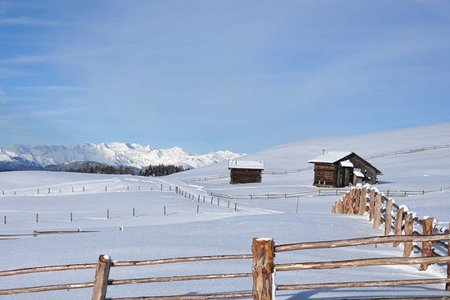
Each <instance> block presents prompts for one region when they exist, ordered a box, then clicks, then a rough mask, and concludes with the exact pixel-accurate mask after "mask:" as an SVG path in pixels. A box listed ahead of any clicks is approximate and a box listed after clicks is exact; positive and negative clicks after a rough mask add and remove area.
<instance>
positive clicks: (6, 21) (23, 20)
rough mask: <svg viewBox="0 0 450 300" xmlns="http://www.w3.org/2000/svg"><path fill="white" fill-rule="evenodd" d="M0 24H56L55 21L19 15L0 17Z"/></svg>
mask: <svg viewBox="0 0 450 300" xmlns="http://www.w3.org/2000/svg"><path fill="white" fill-rule="evenodd" d="M0 25H8V26H17V25H19V26H56V25H58V23H57V22H54V21H48V20H41V19H36V18H27V17H19V18H0Z"/></svg>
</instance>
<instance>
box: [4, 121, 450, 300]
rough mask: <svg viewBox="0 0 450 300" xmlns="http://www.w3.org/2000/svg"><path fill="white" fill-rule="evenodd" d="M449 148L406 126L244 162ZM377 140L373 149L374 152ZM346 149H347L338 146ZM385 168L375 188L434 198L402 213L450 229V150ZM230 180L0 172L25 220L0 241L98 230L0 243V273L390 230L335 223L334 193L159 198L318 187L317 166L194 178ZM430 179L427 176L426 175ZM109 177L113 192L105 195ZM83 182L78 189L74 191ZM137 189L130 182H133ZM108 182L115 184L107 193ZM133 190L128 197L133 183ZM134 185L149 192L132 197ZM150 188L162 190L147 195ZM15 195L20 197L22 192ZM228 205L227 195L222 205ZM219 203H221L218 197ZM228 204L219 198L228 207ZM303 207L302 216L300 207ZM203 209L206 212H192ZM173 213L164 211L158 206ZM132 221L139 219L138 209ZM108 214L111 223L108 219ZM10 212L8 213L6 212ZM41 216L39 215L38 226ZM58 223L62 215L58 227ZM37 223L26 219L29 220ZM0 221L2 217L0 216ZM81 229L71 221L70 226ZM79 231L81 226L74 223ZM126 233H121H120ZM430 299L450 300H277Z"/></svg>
mask: <svg viewBox="0 0 450 300" xmlns="http://www.w3.org/2000/svg"><path fill="white" fill-rule="evenodd" d="M449 141H450V124H444V125H440V126H434V127H429V128H425V129H410V130H405V131H397V132H391V133H380V134H372V135H367V136H358V137H349V138H331V139H317V140H312V141H303V142H297V143H291V144H287V145H281V146H277V147H274V148H272V149H268V150H266V151H263V152H260V153H256V154H252V155H249V156H248V159H249V160H263V161H264V162H265V166H266V168H267V169H266V170H267V171H271V170H278V171H283V170H293V169H296V168H302V167H305V166H306V167H308V165H307V164H306V161H308V160H309V159H311V158H313V157H316V156H317V155H320V154H321V153H322V150H323V149H329V150H330V151H331V150H336V151H339V150H342V151H345V150H350V151H354V152H356V153H358V154H361V155H362V156H363V157H364V155H367V154H370V153H378V152H383V151H390V150H393V149H394V150H395V149H407V148H408V147H419V146H421V145H433V144H440V143H446V142H449ZM374 144H376V145H377V147H376V148H375V147H374V146H373V145H374ZM343 145H345V147H346V148H347V149H343ZM371 162H372V163H373V164H374V165H375V166H377V167H378V168H380V170H381V171H382V172H383V174H384V175H383V176H381V177H380V184H379V185H378V186H377V188H378V189H379V190H381V191H385V190H387V189H390V190H404V189H408V190H426V191H429V190H437V189H439V192H435V193H425V194H424V195H415V196H409V197H395V200H396V203H397V204H398V205H407V206H408V207H409V209H410V210H411V211H414V212H416V213H417V215H418V216H419V217H423V216H425V215H429V216H433V217H435V218H437V219H438V221H439V223H440V224H441V223H442V224H444V225H445V224H448V222H449V221H450V219H449V217H448V216H449V214H448V212H449V211H450V202H449V201H448V200H447V199H448V196H450V195H449V192H448V191H447V190H446V189H443V191H442V192H441V191H440V188H441V187H447V186H449V185H450V184H449V182H450V180H449V179H450V178H449V176H450V174H449V173H448V170H449V169H450V150H449V149H435V150H430V151H426V152H416V153H411V154H404V155H397V156H385V157H380V158H376V159H374V160H373V161H371ZM218 174H221V175H223V174H225V175H226V174H228V170H227V165H226V163H219V164H216V165H213V166H210V167H206V168H200V169H194V170H191V171H187V172H183V173H178V174H174V175H171V176H167V177H163V178H141V177H135V176H113V175H90V174H73V173H50V172H7V173H0V192H1V190H2V189H3V188H4V189H5V190H6V191H9V192H12V191H14V190H16V194H17V195H16V196H14V195H11V194H8V195H5V196H2V195H1V194H0V210H1V212H0V216H1V215H2V214H7V213H11V211H14V212H15V213H18V214H23V215H21V216H22V217H19V218H18V219H17V222H16V223H12V224H6V225H4V224H1V223H0V234H11V233H13V234H14V233H31V232H32V231H33V230H61V229H76V228H81V229H82V230H92V231H94V232H91V233H80V234H71V235H45V236H37V237H22V238H17V239H14V240H0V243H1V244H2V260H0V269H1V270H5V269H15V268H20V267H31V266H41V265H57V264H70V263H85V262H96V260H97V259H98V256H99V255H100V254H108V255H110V256H111V257H112V259H113V260H120V261H126V260H143V259H156V258H168V257H183V256H184V257H185V256H199V255H216V254H245V253H250V252H251V250H250V246H251V240H252V238H253V237H273V238H274V240H275V242H276V243H278V244H288V243H296V242H302V241H319V240H334V239H345V238H356V237H365V236H374V235H382V234H383V230H382V229H378V230H373V229H372V225H371V224H370V223H369V222H368V218H367V216H354V215H332V214H331V207H332V205H333V203H334V202H335V201H336V200H337V199H338V198H339V196H335V195H329V196H312V195H308V196H304V197H299V198H286V199H285V198H280V199H249V198H246V199H235V200H234V199H232V201H236V202H237V203H238V210H237V211H234V209H233V207H232V208H228V207H227V203H226V202H225V201H226V200H223V202H224V203H223V205H222V204H221V205H220V206H217V205H214V204H215V202H214V204H213V205H211V204H210V203H209V202H206V203H204V204H203V203H200V204H199V203H197V199H196V198H194V199H188V198H185V197H184V196H181V195H179V194H178V195H177V194H175V193H174V191H167V189H165V190H164V191H161V190H159V191H158V190H157V187H160V185H161V184H163V186H164V187H168V186H172V187H175V186H177V187H179V188H181V189H182V190H183V191H186V192H187V193H190V194H192V195H196V196H197V195H201V196H205V197H207V199H208V200H209V199H210V198H208V197H210V196H211V193H221V194H224V195H235V196H236V197H237V196H242V195H244V196H248V195H250V194H253V195H263V194H270V193H297V192H302V191H316V190H317V189H316V188H315V187H312V186H311V183H312V178H313V177H312V176H313V172H312V170H307V171H304V172H298V173H289V174H285V175H270V174H264V175H263V182H262V183H261V184H249V185H230V184H229V183H228V179H227V178H220V179H214V180H203V181H192V180H190V179H192V178H199V177H212V176H216V175H218ZM425 175H427V176H425ZM105 181H108V182H110V184H109V185H110V186H111V188H108V191H105V190H104V186H105ZM76 182H78V184H75V183H76ZM132 182H134V184H132ZM72 185H76V186H77V187H78V188H79V187H82V186H83V185H86V186H90V189H89V192H87V191H86V192H85V193H84V194H83V192H82V191H79V190H78V191H79V192H74V193H72V192H71V191H70V190H65V192H64V193H62V194H61V195H46V196H43V195H36V189H37V188H43V189H45V188H48V187H55V188H57V187H58V186H61V187H64V186H67V187H71V186H72ZM109 185H108V186H109ZM128 185H129V186H130V187H133V188H130V191H127V190H126V186H128ZM136 185H138V186H139V185H141V186H144V185H146V187H147V189H145V190H141V191H139V190H136V189H135V187H136ZM148 186H153V187H155V188H156V189H154V190H151V189H150V190H148ZM19 191H21V192H23V193H24V194H22V195H18V194H19ZM227 200H228V199H227ZM221 201H222V200H221ZM221 203H222V202H221ZM297 203H298V210H297ZM197 205H201V208H200V209H201V213H200V214H197V213H196V208H197ZM163 206H166V207H167V212H168V214H167V215H166V216H164V215H163V214H162V207H163ZM133 207H136V213H137V215H138V216H137V217H136V218H133V217H132V216H131V214H132V211H131V210H132V208H133ZM106 209H110V216H111V218H110V219H107V218H106ZM8 211H9V212H8ZM70 211H74V212H75V211H77V212H85V213H86V217H85V218H81V217H80V218H79V219H78V218H75V221H74V222H72V223H73V224H72V223H71V222H70V221H67V214H68V213H70ZM35 212H40V213H42V214H43V216H42V222H39V223H38V224H36V223H35V222H34V219H33V215H34V213H35ZM46 214H49V215H48V217H49V216H50V215H51V214H54V215H55V216H56V215H58V214H61V215H58V218H55V219H54V220H52V219H50V218H49V219H46ZM60 217H61V219H59V218H60ZM30 218H31V219H30ZM0 221H1V220H0ZM75 223H76V224H75ZM74 225H75V226H74ZM121 226H122V228H123V230H120V227H121ZM402 251H403V250H402V246H400V247H398V248H393V247H392V246H391V245H390V244H386V245H377V246H361V247H353V248H339V249H329V250H320V251H319V250H318V251H295V252H288V253H279V254H277V257H276V263H284V262H301V261H320V260H344V259H355V258H369V257H374V258H375V257H393V256H396V257H400V256H401V255H402ZM228 272H231V273H234V272H251V262H250V261H225V262H203V263H190V264H181V265H180V264H173V265H156V266H146V267H135V268H113V269H112V271H111V278H113V279H119V278H138V277H151V276H166V275H167V276H175V275H182V274H201V273H202V274H204V273H211V274H213V273H228ZM93 273H94V270H85V271H70V272H64V273H51V274H35V275H23V276H20V277H15V278H14V277H4V278H0V289H3V288H11V287H17V286H18V284H20V285H21V286H33V285H44V284H55V283H58V282H85V281H91V280H92V278H93ZM445 276H446V274H445V268H443V267H442V266H437V265H433V266H431V267H430V268H429V269H428V270H427V271H425V272H420V271H418V266H414V265H413V266H389V267H382V266H380V267H359V268H342V269H335V270H321V271H312V270H308V271H302V272H278V273H277V274H276V275H275V278H276V283H278V284H288V283H314V282H332V281H339V282H342V281H364V280H378V279H379V280H388V279H399V280H400V279H414V278H434V277H440V278H442V277H445ZM249 289H251V279H224V280H214V281H211V282H210V281H207V282H203V281H198V282H197V281H191V282H184V283H165V284H142V285H127V286H111V287H109V288H108V296H109V297H119V296H139V295H169V294H190V295H195V294H204V293H216V292H232V291H248V290H249ZM90 293H91V290H90V289H85V290H71V291H64V292H49V293H36V294H29V295H17V296H11V297H6V298H7V299H89V298H90ZM393 295H396V296H399V297H401V296H403V297H412V296H425V295H426V296H433V295H446V296H449V294H448V293H446V292H444V291H443V285H428V286H419V287H418V286H415V287H392V288H375V289H364V288H362V289H350V290H348V289H331V290H323V291H317V290H309V291H298V292H285V293H277V299H314V298H327V297H328V298H335V299H336V298H337V299H339V298H352V297H363V296H371V297H376V296H393Z"/></svg>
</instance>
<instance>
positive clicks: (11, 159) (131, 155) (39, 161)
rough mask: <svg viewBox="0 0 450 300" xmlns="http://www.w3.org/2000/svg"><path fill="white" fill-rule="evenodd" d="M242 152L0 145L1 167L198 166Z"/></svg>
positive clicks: (125, 146)
mask: <svg viewBox="0 0 450 300" xmlns="http://www.w3.org/2000/svg"><path fill="white" fill-rule="evenodd" d="M238 156H239V155H238V154H236V153H233V152H230V151H217V152H210V153H207V154H202V155H198V154H192V153H188V152H186V151H184V150H183V149H181V148H179V147H173V148H169V149H156V148H153V147H151V146H142V145H139V144H126V143H111V144H103V143H101V144H91V143H86V144H79V145H75V146H47V145H41V146H29V145H13V146H6V147H0V169H4V170H7V169H9V170H15V169H38V168H40V167H46V166H49V165H62V164H66V163H71V162H80V161H92V162H98V163H102V164H105V165H111V166H129V167H136V168H142V167H146V166H149V165H159V164H164V165H169V164H170V165H180V166H185V167H191V168H198V167H202V166H207V165H211V164H214V163H217V162H220V161H223V160H228V159H233V158H236V157H238Z"/></svg>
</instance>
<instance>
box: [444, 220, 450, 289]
mask: <svg viewBox="0 0 450 300" xmlns="http://www.w3.org/2000/svg"><path fill="white" fill-rule="evenodd" d="M447 228H448V230H449V233H450V224H448V227H447ZM447 256H450V240H447ZM447 279H450V262H447ZM445 290H446V291H449V292H450V282H447V283H446V284H445Z"/></svg>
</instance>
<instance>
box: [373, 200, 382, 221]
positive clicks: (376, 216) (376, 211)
mask: <svg viewBox="0 0 450 300" xmlns="http://www.w3.org/2000/svg"><path fill="white" fill-rule="evenodd" d="M380 225H381V194H377V195H376V196H375V205H374V208H373V226H372V228H373V229H378V228H380Z"/></svg>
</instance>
